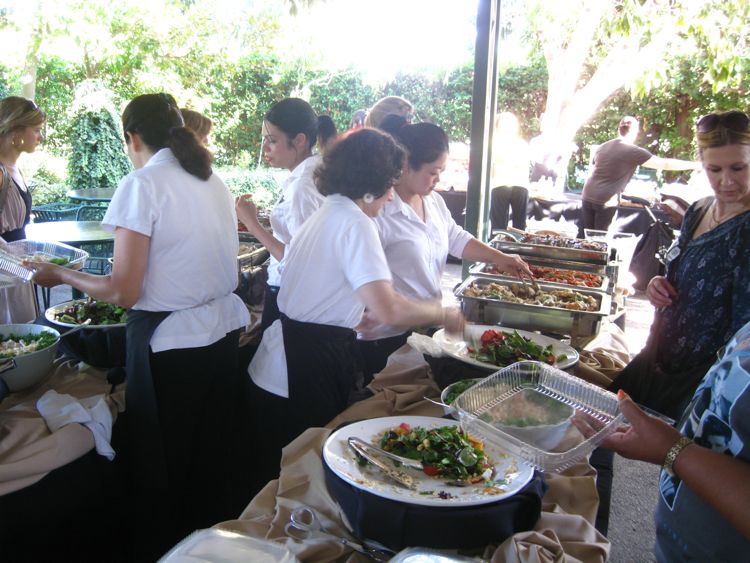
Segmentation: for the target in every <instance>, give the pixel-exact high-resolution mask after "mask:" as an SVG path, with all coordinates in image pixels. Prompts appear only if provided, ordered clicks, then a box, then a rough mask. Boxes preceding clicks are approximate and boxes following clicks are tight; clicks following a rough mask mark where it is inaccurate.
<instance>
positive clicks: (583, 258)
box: [490, 237, 610, 266]
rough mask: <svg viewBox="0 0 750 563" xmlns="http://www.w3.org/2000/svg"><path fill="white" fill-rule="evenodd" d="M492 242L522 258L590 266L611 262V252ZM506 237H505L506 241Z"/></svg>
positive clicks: (495, 245)
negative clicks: (583, 263) (547, 259)
mask: <svg viewBox="0 0 750 563" xmlns="http://www.w3.org/2000/svg"><path fill="white" fill-rule="evenodd" d="M497 238H498V237H496V238H493V239H492V240H491V241H490V245H491V246H493V247H494V248H496V249H498V250H500V251H502V252H505V253H506V254H520V255H521V256H534V257H537V258H551V259H553V260H564V261H567V262H571V261H572V262H585V263H588V264H601V265H604V266H606V265H607V264H608V263H609V261H610V250H605V251H598V250H582V249H579V248H563V247H560V246H546V245H542V244H529V243H525V242H515V241H509V240H496V239H497ZM504 238H505V237H503V239H504Z"/></svg>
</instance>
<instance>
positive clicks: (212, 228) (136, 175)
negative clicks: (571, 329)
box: [0, 94, 750, 560]
mask: <svg viewBox="0 0 750 563" xmlns="http://www.w3.org/2000/svg"><path fill="white" fill-rule="evenodd" d="M194 114H197V115H194ZM355 117H356V118H357V119H353V123H352V128H351V129H350V130H349V131H347V132H346V133H344V134H341V135H339V134H338V133H337V132H336V130H335V126H334V127H332V125H333V124H332V122H331V121H330V118H328V119H326V117H325V116H318V115H317V114H316V112H315V111H314V109H313V108H312V107H311V106H310V105H309V104H308V103H307V102H305V101H303V100H301V99H297V98H287V99H284V100H281V101H279V102H277V103H276V104H274V105H273V106H272V107H271V108H269V109H268V110H267V112H266V114H265V116H264V121H263V126H262V134H263V145H262V146H263V153H264V157H265V160H266V162H267V163H268V164H269V165H270V166H273V167H277V168H281V169H286V170H288V171H289V173H290V174H289V176H288V178H287V179H286V180H285V182H284V184H283V185H282V187H281V193H280V197H279V199H278V201H277V202H276V204H275V205H274V206H273V209H272V210H271V212H270V225H271V228H270V229H266V228H265V227H264V226H263V224H262V223H261V221H260V220H259V219H258V208H257V206H256V204H255V203H254V202H253V200H252V197H251V196H241V197H239V198H237V199H233V198H232V197H231V195H230V193H229V191H228V189H227V188H226V186H225V185H224V183H223V182H222V180H221V179H220V178H219V176H218V175H217V174H215V173H214V171H213V169H212V164H211V161H212V157H211V154H210V152H209V151H208V149H207V148H206V144H207V139H208V135H209V134H210V130H211V121H210V120H209V119H208V118H206V117H205V116H202V115H201V114H198V113H197V112H192V111H190V110H186V109H183V110H180V109H179V106H178V104H177V103H176V101H175V100H174V99H173V98H172V96H170V95H168V94H147V95H142V96H138V97H136V98H134V99H133V100H132V101H130V103H129V104H128V105H127V107H126V108H125V110H124V112H123V115H122V125H123V133H124V137H125V143H126V147H127V152H128V156H129V158H130V160H131V162H132V163H133V165H134V168H135V171H134V172H132V173H130V174H128V175H127V176H126V177H125V178H123V179H122V181H121V183H120V185H119V187H118V189H117V191H116V193H115V196H114V198H113V199H112V202H111V204H110V206H109V208H108V210H107V213H106V215H105V217H104V219H103V221H102V225H103V227H104V228H106V229H109V230H111V231H113V232H114V241H115V242H114V259H113V266H112V271H111V273H110V274H109V275H105V276H98V275H92V274H87V273H83V272H78V271H73V270H70V269H67V268H64V267H60V266H57V265H54V264H34V265H33V270H34V277H33V279H34V282H35V283H37V284H39V285H41V286H45V287H49V286H54V285H57V284H68V285H70V286H72V287H74V288H76V289H78V290H80V291H83V292H85V293H86V294H88V295H90V296H92V297H95V298H97V299H102V300H105V301H108V302H111V303H115V304H118V305H121V306H123V307H127V308H129V309H130V313H129V317H128V324H127V368H126V369H127V412H126V415H125V416H124V417H123V419H124V422H123V424H126V428H127V432H126V436H127V444H126V446H125V452H126V454H125V455H124V456H123V457H124V459H125V460H126V463H127V468H128V474H129V478H130V480H129V486H130V490H131V494H130V495H129V499H130V507H129V508H130V510H131V511H132V522H133V524H134V526H133V527H134V530H133V531H134V538H135V540H134V546H135V547H134V549H135V551H134V554H133V555H134V559H142V560H153V559H154V558H155V557H158V555H161V554H162V553H163V552H165V551H166V550H167V549H168V548H169V547H170V546H171V545H174V544H175V543H176V542H177V541H178V540H179V539H181V537H184V536H185V535H186V534H187V533H188V532H190V531H191V530H194V529H196V528H202V527H208V526H210V525H212V524H215V523H216V522H219V521H221V520H226V519H230V518H234V517H236V516H237V515H238V514H239V512H240V510H241V509H242V508H243V507H244V506H245V505H246V504H247V502H249V500H250V498H252V496H253V495H254V494H255V492H257V490H258V489H259V488H260V487H261V486H262V485H263V484H265V482H266V481H268V480H269V479H272V478H274V477H275V476H276V475H277V474H278V470H279V461H280V455H281V448H282V447H283V446H285V445H286V444H287V443H288V442H289V441H291V440H292V439H293V438H294V437H296V436H297V435H298V434H300V433H301V432H303V431H304V430H305V429H307V428H309V427H312V426H322V425H325V424H326V423H328V422H329V421H330V420H331V419H333V418H334V417H335V416H336V415H337V414H339V413H340V412H341V411H343V410H344V409H345V408H346V407H347V406H348V405H349V404H350V403H351V402H352V401H353V400H356V399H357V398H358V397H361V391H362V389H363V388H364V386H365V385H366V384H367V383H368V382H369V381H370V380H371V379H372V377H373V376H374V374H376V373H378V372H379V371H381V370H382V369H383V367H384V366H385V363H386V361H387V358H388V357H389V356H390V355H391V354H392V352H393V351H395V350H396V349H398V348H400V347H401V346H402V345H403V344H404V343H405V342H406V338H407V337H408V335H409V334H410V333H411V332H412V331H413V330H420V331H427V332H428V333H429V331H432V330H435V329H436V328H437V327H445V328H446V329H448V330H449V331H454V332H459V333H460V332H461V331H462V328H463V323H464V319H463V316H462V314H461V312H460V310H458V309H457V308H454V307H445V306H443V305H442V302H441V291H440V279H441V276H442V274H443V271H444V268H445V265H446V260H447V257H448V255H449V254H450V255H453V256H456V257H458V258H464V259H467V260H473V261H483V262H488V263H494V264H495V265H496V266H497V268H498V270H500V271H502V272H506V273H508V274H510V275H521V274H525V275H530V271H529V269H528V266H527V265H526V263H525V262H524V261H523V260H522V259H520V258H519V257H518V256H513V255H506V254H504V253H502V252H499V251H497V250H495V249H493V248H491V247H490V246H488V245H486V244H484V243H482V242H481V241H479V240H477V239H476V238H475V237H473V236H472V235H471V234H469V233H468V232H467V231H465V230H464V229H463V228H462V227H461V226H460V225H458V224H456V222H455V221H454V220H453V219H452V218H451V215H450V213H449V212H448V210H447V208H446V206H445V203H444V202H443V200H442V199H441V198H440V197H438V196H436V195H435V194H434V192H433V190H434V188H435V186H436V184H437V183H438V181H439V179H440V174H441V172H442V171H443V170H444V169H445V165H446V160H447V158H448V137H447V135H446V133H445V132H444V131H443V130H442V129H441V128H440V127H439V126H438V125H435V124H431V123H420V122H416V123H415V122H413V121H414V109H413V107H412V105H411V104H410V103H409V102H408V101H407V100H404V99H403V98H399V97H395V96H390V97H387V98H384V99H383V100H380V101H379V102H378V103H377V104H375V105H374V106H373V107H372V108H370V110H369V111H368V112H366V115H365V117H364V120H361V117H362V116H361V115H360V116H355ZM511 117H512V116H511ZM44 121H45V115H44V113H43V112H42V111H41V110H40V109H39V108H38V107H36V105H35V104H34V103H33V102H31V101H29V100H25V99H23V98H15V97H13V98H6V99H4V100H2V101H0V164H2V174H3V175H2V180H3V183H2V186H1V188H0V189H1V190H2V191H0V231H1V234H2V237H3V238H4V239H5V240H6V241H11V240H18V239H20V238H23V236H24V233H23V227H24V225H25V224H26V223H28V220H29V212H30V208H31V196H30V191H29V189H28V186H27V184H26V183H25V181H24V179H23V176H22V175H21V174H20V172H19V171H18V169H17V167H16V161H17V159H18V157H19V155H20V154H21V153H23V152H31V151H33V150H34V148H35V147H36V146H37V145H38V143H39V142H40V141H41V130H42V126H43V124H44ZM623 127H625V129H623ZM498 128H499V129H500V130H501V133H500V135H499V138H500V141H498V144H497V146H496V147H495V151H499V150H500V148H501V147H503V146H506V145H507V146H511V145H513V146H514V147H515V148H514V149H513V151H515V152H513V154H514V155H517V154H519V152H518V151H524V153H525V154H526V153H528V150H529V148H528V146H527V145H526V146H521V145H520V144H519V143H518V140H519V137H518V123H517V121H516V122H515V125H514V124H513V123H512V120H511V119H510V118H509V117H508V116H505V118H503V114H500V117H499V118H498ZM634 128H635V129H636V130H637V121H635V120H632V118H631V121H627V122H626V121H625V120H623V123H621V130H620V133H621V136H624V137H627V136H628V135H630V137H628V139H630V140H629V141H628V140H615V141H611V142H610V143H613V145H612V146H613V148H612V152H613V153H614V152H621V153H627V154H628V155H631V156H632V158H630V157H629V158H630V160H632V162H635V163H636V164H645V165H648V163H649V162H651V163H652V164H655V165H658V166H660V167H665V166H683V165H684V166H688V165H689V166H690V167H694V166H695V164H694V163H687V162H683V163H677V162H671V163H670V162H666V161H665V159H659V158H658V157H654V156H653V155H650V153H648V152H647V151H644V150H643V149H638V148H637V147H635V146H633V145H632V143H633V139H634V137H632V131H633V130H634ZM696 138H697V143H698V147H699V156H700V166H702V168H703V169H704V170H705V171H706V174H707V176H708V178H709V181H710V182H711V187H712V188H713V191H714V196H713V197H711V198H708V199H705V200H701V201H699V202H697V203H696V204H694V205H693V206H692V207H691V208H690V209H689V210H688V212H687V214H686V217H685V222H684V224H683V228H682V232H681V235H680V238H679V239H678V240H677V241H676V243H675V245H674V246H673V247H672V248H671V249H670V250H669V252H668V254H667V258H668V265H667V272H666V275H665V276H664V277H656V278H654V279H653V280H652V281H651V282H650V284H649V287H648V292H647V294H648V297H649V299H650V300H651V302H652V303H653V304H654V305H655V306H656V307H657V308H658V313H657V316H656V320H655V322H654V326H653V327H652V332H651V335H650V338H649V342H648V345H647V347H646V349H645V350H644V351H643V352H642V353H641V354H639V355H638V356H636V358H635V359H634V360H633V361H632V362H631V364H630V365H629V366H628V367H626V368H625V370H624V371H623V373H622V375H621V376H620V377H619V378H618V379H617V380H616V381H615V384H614V387H613V389H621V391H620V394H621V406H622V409H623V412H625V414H626V415H627V416H628V419H629V420H630V422H631V425H630V427H629V428H628V429H627V430H623V431H622V432H618V433H617V434H615V435H613V436H612V437H611V438H610V439H609V440H608V442H607V443H606V444H605V445H606V446H608V447H611V448H612V449H614V450H615V451H617V452H620V453H622V454H623V455H626V456H628V457H634V458H637V459H643V460H646V461H651V462H654V463H658V464H663V465H664V468H665V473H663V474H662V477H661V479H660V491H661V494H660V505H659V510H658V513H657V523H658V526H659V532H658V546H657V552H658V553H659V554H660V557H661V558H662V559H664V560H679V559H680V558H685V557H686V556H687V555H689V554H694V553H700V554H701V555H702V556H703V555H705V559H704V560H712V559H715V558H718V557H721V556H723V555H724V554H729V555H731V554H736V553H744V552H745V551H744V549H746V548H747V547H748V546H750V543H749V542H748V538H750V530H749V529H748V528H747V522H746V519H745V518H744V517H743V515H744V511H743V510H742V509H743V508H745V507H746V506H747V505H748V504H747V503H748V501H750V498H748V497H749V494H750V488H748V487H747V485H746V482H747V481H746V480H745V478H746V477H747V476H748V472H749V471H750V469H749V467H750V466H748V462H749V461H750V447H747V446H745V443H746V441H747V440H748V439H749V438H750V426H748V423H747V420H748V419H746V418H745V414H746V411H747V409H748V408H750V403H748V397H747V389H748V385H747V384H748V383H750V381H748V376H749V375H750V374H749V371H750V370H749V368H750V364H749V363H748V362H749V361H750V360H748V357H749V356H748V341H749V339H750V313H748V311H749V310H750V309H749V308H748V306H747V304H748V298H750V283H749V282H750V280H749V279H748V272H749V271H750V250H749V248H748V241H750V233H749V232H748V228H750V227H749V226H750V213H748V211H750V171H749V169H748V167H750V123H749V122H748V117H747V115H746V114H745V113H742V112H739V111H732V112H718V113H712V114H709V115H707V116H705V117H704V118H702V119H701V120H700V121H699V122H698V124H697V132H696ZM501 141H502V142H501ZM615 146H616V148H615ZM509 150H510V149H509ZM609 152H610V149H609V148H608V145H607V144H606V143H605V145H603V146H602V147H601V148H600V151H599V152H598V156H597V157H596V161H595V165H596V169H595V174H597V173H596V170H600V169H602V168H603V167H604V164H605V162H607V158H608V157H607V154H608V153H609ZM506 156H507V155H506ZM495 157H496V159H497V160H496V161H495V162H494V165H495V166H496V168H495V169H494V172H493V177H494V178H496V179H497V181H498V182H500V183H499V184H498V186H503V187H507V188H508V190H504V191H503V193H504V199H505V201H507V203H508V206H510V207H511V208H512V209H513V215H514V222H515V215H516V211H515V210H516V203H514V200H515V198H516V195H514V193H516V194H517V192H514V189H515V188H516V187H519V188H522V189H525V188H524V186H518V185H517V184H520V183H522V182H521V181H520V180H516V179H514V178H513V174H512V173H511V171H510V170H509V168H508V166H506V165H504V164H503V162H504V161H503V159H502V158H500V156H499V155H498V154H495ZM494 160H495V159H494V158H493V161H494ZM511 160H516V161H517V160H518V159H517V158H515V157H514V158H513V159H511ZM631 164H632V163H629V164H628V166H627V169H628V170H630V166H631ZM620 168H622V170H621V171H620V173H619V176H618V177H619V178H622V177H625V176H628V171H627V170H625V166H624V165H623V166H621V167H620ZM527 173H528V170H526V174H527ZM630 174H632V171H630ZM592 177H593V175H592ZM501 178H502V180H501ZM587 186H588V184H587ZM618 186H619V184H618ZM589 191H591V190H589ZM609 191H612V190H611V189H610V190H609ZM619 191H620V188H619V187H616V188H615V190H614V191H612V194H614V195H616V194H617V193H619ZM612 194H610V197H612ZM585 195H586V192H585V193H584V196H585ZM505 196H507V197H505ZM607 201H609V199H608V200H607ZM585 202H586V198H585V197H584V203H585ZM594 203H595V204H596V205H599V202H594ZM601 205H603V206H604V207H606V205H607V202H606V201H605V202H601ZM593 210H594V212H595V213H594V215H595V216H596V212H598V211H601V210H599V209H598V207H594V208H593ZM504 214H505V221H506V222H507V221H508V216H507V211H505V212H504ZM524 217H525V216H524ZM238 219H239V220H240V221H241V222H242V223H244V225H245V226H246V227H247V230H248V231H249V232H250V233H251V234H252V235H253V236H255V237H256V238H257V239H258V241H259V242H261V243H262V244H263V245H264V246H265V247H266V248H267V249H268V250H269V252H270V254H271V263H270V266H269V268H268V282H267V287H266V292H265V301H264V307H263V318H262V323H261V328H262V331H263V332H262V338H261V340H260V343H259V345H258V347H257V350H254V349H253V353H251V354H249V355H240V354H239V344H238V341H239V334H240V331H241V330H242V329H243V328H244V327H246V326H247V325H248V323H249V320H250V318H249V314H248V310H247V308H246V306H245V305H244V303H243V302H242V301H241V300H240V299H239V297H238V296H237V295H235V294H234V293H233V291H234V290H235V288H236V285H237V267H236V259H237V251H238V246H239V243H238V239H237V232H236V229H237V221H238ZM595 224H599V225H601V224H602V223H595ZM520 227H522V226H520ZM28 266H29V267H30V268H31V267H32V265H31V264H29V265H28ZM20 287H28V284H27V285H26V286H20ZM3 291H5V292H6V293H7V292H8V291H20V290H18V289H11V290H8V289H5V290H3ZM4 299H5V296H4ZM10 302H11V301H9V300H8V299H5V303H10ZM12 302H13V303H20V298H19V299H15V298H14V299H13V301H12ZM4 308H5V307H4ZM14 314H15V313H14ZM722 351H723V353H722ZM717 356H719V357H720V359H719V362H718V363H714V360H715V359H716V357H717ZM240 358H242V359H241V360H240ZM625 391H627V394H626V393H625ZM630 396H632V397H633V399H635V400H636V401H638V402H640V403H642V404H645V405H646V406H650V407H652V408H655V409H657V410H661V411H663V412H665V413H666V414H670V415H671V416H673V417H674V418H675V419H680V418H681V415H682V414H683V413H684V417H682V420H681V422H680V423H679V424H677V425H676V426H669V425H666V424H665V423H662V422H660V421H658V420H656V419H653V418H651V417H648V416H647V415H645V414H643V413H642V412H640V411H639V409H638V407H637V406H636V405H635V404H634V403H633V402H632V401H631V399H630ZM691 397H692V401H691ZM242 443H248V444H249V443H252V444H253V447H252V451H249V449H248V448H242V447H238V446H239V444H242ZM709 467H711V469H710V470H709V469H708V468H709ZM717 476H720V478H717ZM718 483H727V484H731V490H732V492H731V493H728V492H727V489H726V488H724V489H721V490H719V489H717V487H718ZM186 491H190V494H189V495H187V494H186ZM698 510H700V511H701V512H700V514H701V517H700V519H699V520H696V519H695V518H696V514H697V512H696V511H698ZM157 528H158V529H159V530H161V532H160V533H159V534H153V533H147V532H146V530H153V529H157ZM739 549H742V550H743V551H735V550H739ZM728 559H731V557H728Z"/></svg>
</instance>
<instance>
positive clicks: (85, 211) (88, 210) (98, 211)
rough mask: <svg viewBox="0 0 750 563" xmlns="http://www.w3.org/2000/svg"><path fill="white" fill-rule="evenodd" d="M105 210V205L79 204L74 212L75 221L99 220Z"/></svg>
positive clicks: (102, 217)
mask: <svg viewBox="0 0 750 563" xmlns="http://www.w3.org/2000/svg"><path fill="white" fill-rule="evenodd" d="M106 212H107V206H106V205H81V206H79V208H78V213H77V214H76V221H101V220H102V219H104V214H105V213H106Z"/></svg>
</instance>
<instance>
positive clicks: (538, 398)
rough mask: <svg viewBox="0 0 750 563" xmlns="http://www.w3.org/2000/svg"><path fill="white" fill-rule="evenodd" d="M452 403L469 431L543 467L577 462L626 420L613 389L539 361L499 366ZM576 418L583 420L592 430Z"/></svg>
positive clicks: (560, 467) (551, 468)
mask: <svg viewBox="0 0 750 563" xmlns="http://www.w3.org/2000/svg"><path fill="white" fill-rule="evenodd" d="M453 406H454V407H455V409H456V411H457V413H458V417H459V420H460V421H461V424H462V425H463V428H464V429H466V430H467V431H468V432H469V433H470V434H473V435H475V436H478V437H480V438H482V439H483V440H485V441H486V442H488V443H490V444H492V445H494V446H496V447H497V448H499V449H502V450H504V451H507V452H508V453H509V454H511V455H514V456H517V457H519V458H520V459H522V460H524V461H525V462H527V463H529V464H530V465H532V466H533V467H535V468H537V469H539V470H540V471H553V472H554V471H561V470H563V469H565V468H567V467H570V466H571V465H574V464H575V463H577V462H578V461H579V460H581V459H583V458H584V457H585V456H587V455H588V454H589V453H591V451H593V450H594V449H595V448H596V447H597V446H599V445H600V444H601V443H602V441H603V440H604V439H605V438H606V437H607V436H608V435H609V434H611V433H612V432H614V431H615V430H616V429H617V427H618V426H620V424H621V423H623V415H622V413H621V412H620V408H619V405H618V402H617V397H616V396H615V395H614V393H610V392H609V391H606V390H604V389H602V388H600V387H597V386H596V385H592V384H591V383H588V382H586V381H584V380H582V379H579V378H577V377H575V376H572V375H569V374H567V373H565V372H564V371H561V370H559V369H556V368H554V367H552V366H549V365H546V364H542V363H540V362H518V363H516V364H513V365H510V366H508V367H506V368H503V369H501V370H499V371H497V372H496V373H494V374H493V375H491V376H489V377H488V378H486V379H484V380H482V381H480V382H479V383H477V384H476V385H474V386H473V387H470V388H469V389H468V390H466V391H465V392H464V393H462V394H461V395H459V396H458V397H457V398H456V400H455V401H454V403H453ZM574 420H576V422H578V421H582V422H585V424H586V426H587V427H588V428H590V429H591V431H590V432H587V434H591V435H588V436H584V434H582V433H581V431H580V430H579V429H578V425H577V424H576V423H574Z"/></svg>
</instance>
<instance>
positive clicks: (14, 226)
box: [0, 96, 47, 324]
mask: <svg viewBox="0 0 750 563" xmlns="http://www.w3.org/2000/svg"><path fill="white" fill-rule="evenodd" d="M46 120H47V117H46V115H45V114H44V112H43V111H42V110H40V109H39V107H37V105H36V104H35V103H34V102H33V101H31V100H27V99H26V98H21V97H19V96H9V97H7V98H3V99H2V100H0V239H2V241H5V242H13V241H17V240H22V239H25V238H26V231H25V227H26V225H27V224H28V223H29V220H30V218H31V191H30V190H29V187H28V186H27V185H26V182H25V181H24V178H23V176H22V175H21V172H20V170H19V169H18V167H17V166H16V163H17V161H18V158H19V157H20V156H21V153H31V152H34V151H35V150H36V148H37V146H39V144H40V143H41V142H42V141H43V140H44V136H43V134H42V130H43V128H44V124H45V122H46ZM2 285H3V284H2V283H0V286H2ZM0 302H1V303H2V309H1V310H0V324H8V323H25V322H29V321H31V320H33V319H34V318H36V316H37V311H36V295H35V292H34V288H33V286H32V285H31V284H29V283H27V284H19V285H14V286H10V287H6V288H2V289H0Z"/></svg>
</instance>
